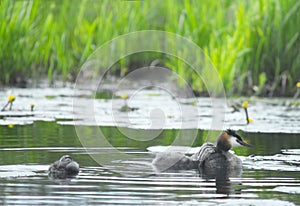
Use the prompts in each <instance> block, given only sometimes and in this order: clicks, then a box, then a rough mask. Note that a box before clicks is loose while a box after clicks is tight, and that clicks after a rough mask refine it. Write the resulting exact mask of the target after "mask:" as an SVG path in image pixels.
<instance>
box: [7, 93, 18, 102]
mask: <svg viewBox="0 0 300 206" xmlns="http://www.w3.org/2000/svg"><path fill="white" fill-rule="evenodd" d="M15 99H16V97H15V96H13V95H9V96H8V102H9V103H12V102H13V101H15Z"/></svg>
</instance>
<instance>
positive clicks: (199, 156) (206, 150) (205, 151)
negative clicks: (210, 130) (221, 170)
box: [192, 142, 217, 166]
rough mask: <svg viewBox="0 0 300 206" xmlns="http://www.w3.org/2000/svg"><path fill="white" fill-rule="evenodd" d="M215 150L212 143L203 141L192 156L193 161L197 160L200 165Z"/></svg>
mask: <svg viewBox="0 0 300 206" xmlns="http://www.w3.org/2000/svg"><path fill="white" fill-rule="evenodd" d="M216 152H217V148H216V146H215V145H214V144H212V143H209V142H207V143H204V144H203V145H202V146H201V147H200V150H199V151H198V152H197V153H195V154H194V155H193V156H192V159H193V160H194V161H198V162H199V166H201V165H202V164H203V162H204V161H205V160H206V159H207V158H208V157H209V156H211V155H212V154H214V153H216Z"/></svg>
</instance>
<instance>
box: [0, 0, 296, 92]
mask: <svg viewBox="0 0 300 206" xmlns="http://www.w3.org/2000/svg"><path fill="white" fill-rule="evenodd" d="M299 7H300V1H298V0H255V1H240V0H220V1H211V0H201V1H198V0H194V1H193V0H175V1H173V0H152V1H150V0H144V1H121V0H119V1H111V0H101V1H95V0H72V1H61V0H51V1H45V0H35V1H31V0H27V1H15V0H1V1H0V72H1V75H0V83H1V84H5V85H7V84H16V83H18V81H25V82H26V80H27V79H29V78H30V79H33V80H37V79H38V78H40V76H42V77H47V78H48V80H49V81H50V82H51V81H54V80H63V81H74V80H75V78H76V75H77V73H78V71H79V69H80V67H81V65H82V64H83V63H84V61H85V60H86V59H87V58H88V56H89V55H90V54H91V53H92V52H93V51H94V50H95V49H96V48H98V47H99V46H101V45H102V44H103V43H105V42H107V41H109V40H111V39H113V38H115V37H117V36H119V35H122V34H126V33H128V32H133V31H138V30H149V29H151V30H165V31H168V32H172V33H177V34H179V35H182V36H184V37H186V38H188V39H190V40H192V41H193V42H195V43H196V44H198V45H199V46H200V47H201V48H202V49H203V51H204V52H205V53H206V54H207V55H208V56H209V57H210V58H211V60H212V63H213V64H214V65H215V67H216V68H217V70H218V72H219V74H220V77H221V79H222V81H223V83H224V87H225V89H226V92H227V94H228V95H253V94H254V95H264V96H265V95H268V96H273V95H292V94H294V93H295V91H296V87H295V85H296V83H297V81H299V80H300V52H299V48H300V36H299V35H300V34H299V32H300V30H299V25H300V12H297V11H299V10H300V8H299ZM136 44H139V42H136ZM155 59H160V62H161V64H162V65H165V66H167V67H169V68H170V69H172V70H175V71H176V72H177V73H178V74H179V75H181V76H183V77H186V79H188V80H189V81H190V84H191V86H192V88H193V89H194V90H195V91H200V92H201V91H202V90H205V88H204V87H203V85H201V84H199V82H197V81H196V80H195V79H197V78H196V77H195V76H193V75H195V74H193V73H188V72H186V71H187V70H188V68H187V67H188V65H186V64H184V63H182V62H180V61H178V59H176V58H174V59H170V58H165V57H164V56H163V54H143V55H132V56H129V57H126V58H124V59H121V60H120V61H119V62H118V63H117V64H116V65H115V66H114V71H115V75H119V76H123V75H125V74H126V72H129V71H130V70H132V68H133V67H134V65H144V66H145V64H146V65H149V64H150V63H151V62H152V61H154V60H155ZM170 65H172V66H170ZM193 79H194V81H193Z"/></svg>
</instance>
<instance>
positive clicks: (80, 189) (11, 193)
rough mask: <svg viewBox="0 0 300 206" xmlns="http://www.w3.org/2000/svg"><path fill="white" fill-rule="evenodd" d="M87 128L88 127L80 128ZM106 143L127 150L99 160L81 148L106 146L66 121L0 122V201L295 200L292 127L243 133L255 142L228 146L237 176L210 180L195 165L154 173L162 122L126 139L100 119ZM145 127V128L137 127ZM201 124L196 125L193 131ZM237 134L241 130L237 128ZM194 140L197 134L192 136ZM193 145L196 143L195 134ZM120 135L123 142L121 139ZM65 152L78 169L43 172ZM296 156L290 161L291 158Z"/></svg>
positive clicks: (298, 181)
mask: <svg viewBox="0 0 300 206" xmlns="http://www.w3.org/2000/svg"><path fill="white" fill-rule="evenodd" d="M87 129H88V128H87ZM103 131H105V132H108V131H110V134H111V135H107V137H108V139H109V140H110V141H111V142H112V143H113V145H114V146H115V147H116V148H117V149H119V150H120V151H122V152H124V154H125V153H126V154H135V155H136V156H135V157H134V158H132V159H130V160H120V161H117V163H115V164H113V163H112V164H111V165H110V166H108V167H102V166H101V165H99V164H98V163H97V162H96V161H94V160H93V159H92V158H91V157H90V156H89V155H88V153H93V154H99V155H100V156H102V158H104V159H105V158H106V155H107V151H109V150H106V148H90V149H89V150H87V151H86V150H85V149H83V148H82V146H81V144H80V142H79V140H78V138H77V136H76V132H75V129H74V127H73V126H67V125H66V126H62V125H58V124H57V123H55V122H41V121H36V122H34V123H33V124H31V125H27V126H14V127H13V128H8V127H1V128H0V134H1V140H0V141H1V149H0V162H1V165H0V185H1V187H0V203H1V204H14V205H18V204H19V205H41V204H49V205H66V204H76V205H77V204H81V205H87V204H95V205H102V204H107V205H119V204H122V205H135V204H136V205H141V204H142V205H167V204H172V205H199V204H201V205H216V204H221V205H222V204H223V205H233V204H238V205H298V204H300V198H299V197H300V195H299V193H300V170H299V159H300V150H299V149H297V148H300V142H299V138H300V137H299V135H298V134H259V133H258V134H254V133H245V134H244V135H246V136H247V139H248V142H249V143H251V144H255V145H256V146H257V147H256V148H236V149H235V152H236V153H237V154H238V155H239V156H241V158H242V159H243V165H244V170H243V173H242V175H241V176H240V177H233V178H230V181H226V182H221V183H220V182H218V181H216V180H215V179H204V178H201V177H199V173H198V172H197V171H194V170H191V171H177V172H175V171H173V172H165V173H158V172H157V171H155V170H154V168H153V167H152V166H151V161H152V159H153V158H154V156H155V155H154V153H152V152H151V151H149V150H147V148H148V149H150V150H152V151H153V150H155V148H156V149H157V150H156V151H159V150H163V148H164V147H157V145H169V141H170V139H171V137H172V136H173V135H174V134H176V130H165V131H164V132H163V133H162V134H161V135H160V136H159V137H158V138H157V139H156V140H155V141H145V142H143V143H140V142H139V143H138V144H137V142H136V140H126V137H124V136H123V135H122V134H121V133H120V131H118V129H117V128H115V127H104V128H103ZM145 132H146V131H145ZM204 134H205V131H199V137H201V136H203V135H204ZM242 134H243V133H242ZM199 141H200V140H199ZM199 141H198V142H197V141H196V142H195V144H194V146H200V145H201V143H200V142H199ZM125 143H126V144H125ZM63 154H70V155H71V156H72V157H73V158H74V159H75V160H76V161H77V162H78V163H79V164H80V173H79V175H78V176H77V177H76V178H73V179H68V180H51V179H49V178H48V176H47V169H48V167H49V165H50V163H52V162H54V161H55V160H57V159H58V158H59V157H60V156H61V155H63ZM297 163H298V165H297Z"/></svg>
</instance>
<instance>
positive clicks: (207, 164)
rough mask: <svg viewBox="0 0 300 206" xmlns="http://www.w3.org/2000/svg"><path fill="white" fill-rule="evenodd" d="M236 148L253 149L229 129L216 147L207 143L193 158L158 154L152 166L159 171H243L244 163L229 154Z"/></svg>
mask: <svg viewBox="0 0 300 206" xmlns="http://www.w3.org/2000/svg"><path fill="white" fill-rule="evenodd" d="M235 146H247V147H253V146H252V145H250V144H248V143H246V142H244V141H243V139H242V138H241V137H240V136H239V135H238V134H237V133H236V132H235V131H233V130H230V129H228V130H226V131H223V132H222V133H221V134H220V136H219V138H218V140H217V145H216V146H215V145H213V144H212V143H205V144H203V145H202V146H201V147H200V149H199V151H198V152H197V153H195V154H193V155H192V156H191V157H189V156H186V155H184V154H182V153H179V152H163V153H158V154H157V155H156V158H155V159H154V160H153V162H152V164H153V165H154V166H155V168H156V169H158V170H159V171H163V170H167V169H173V170H179V169H185V170H187V169H199V170H201V171H203V170H204V171H205V172H206V173H212V172H214V171H215V170H216V169H217V168H224V169H241V168H242V161H241V160H240V159H239V158H238V157H237V156H236V155H234V154H232V153H231V152H229V150H230V148H231V147H235Z"/></svg>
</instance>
